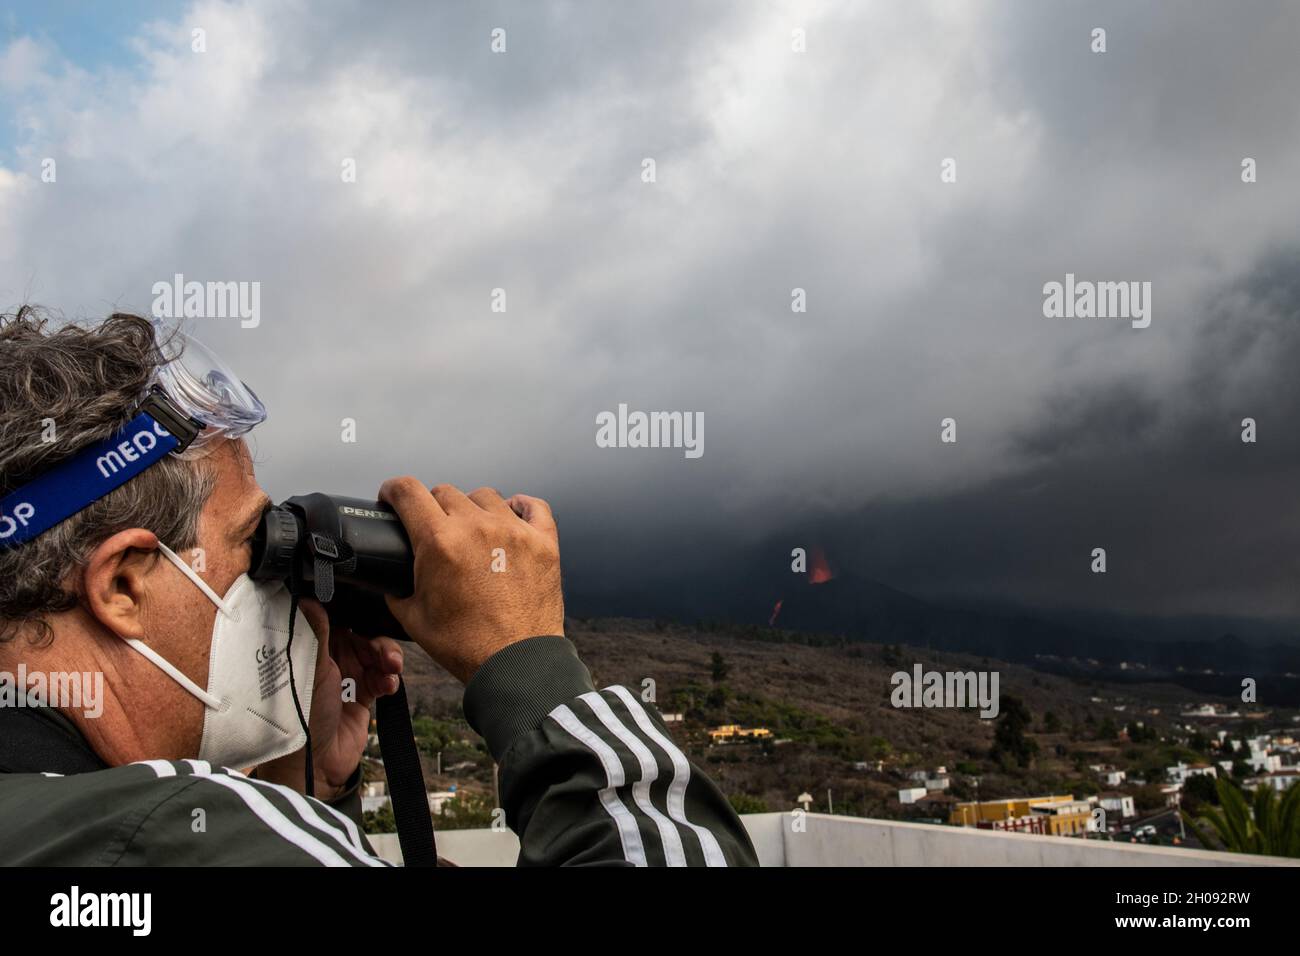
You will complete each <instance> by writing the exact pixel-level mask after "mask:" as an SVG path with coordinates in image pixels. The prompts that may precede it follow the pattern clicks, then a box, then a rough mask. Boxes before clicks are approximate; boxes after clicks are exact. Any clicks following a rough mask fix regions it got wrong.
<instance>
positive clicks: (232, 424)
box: [153, 321, 266, 458]
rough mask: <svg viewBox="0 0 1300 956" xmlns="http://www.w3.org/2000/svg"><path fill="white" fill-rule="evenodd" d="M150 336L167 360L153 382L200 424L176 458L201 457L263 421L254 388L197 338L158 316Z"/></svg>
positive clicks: (263, 413)
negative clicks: (216, 443)
mask: <svg viewBox="0 0 1300 956" xmlns="http://www.w3.org/2000/svg"><path fill="white" fill-rule="evenodd" d="M154 337H155V340H156V341H157V343H158V348H159V350H160V351H161V352H162V355H163V358H164V359H166V363H165V364H163V365H162V366H160V367H159V368H158V371H157V372H156V373H155V375H154V381H153V384H156V385H158V386H159V387H160V388H161V389H162V390H163V391H164V392H165V393H166V394H167V397H168V398H170V399H171V400H172V401H173V402H175V403H176V404H177V405H178V406H179V407H180V409H181V410H182V411H183V412H184V413H185V414H186V415H189V416H190V417H191V418H195V419H198V420H199V421H200V422H202V423H203V425H204V426H205V427H204V429H203V431H201V432H200V433H199V434H198V437H196V438H195V439H194V441H193V442H192V443H191V444H190V446H189V448H187V449H186V450H185V451H184V452H182V453H181V454H180V456H179V457H181V458H197V457H200V456H201V455H203V454H206V453H207V452H208V451H210V450H211V447H210V446H211V445H212V443H213V442H214V441H216V440H217V439H219V438H239V437H241V436H243V435H246V434H247V433H248V432H249V431H250V430H252V428H253V427H254V426H256V425H260V424H261V423H262V422H264V421H265V420H266V407H265V406H264V405H263V404H262V401H261V399H259V398H258V397H257V395H256V393H254V392H253V390H252V389H251V388H249V387H248V386H247V385H245V384H244V383H243V381H241V380H240V378H239V376H238V375H236V374H235V372H234V370H233V369H231V368H230V366H229V365H227V364H226V363H225V362H224V361H223V360H222V359H221V358H220V356H218V355H217V354H216V353H215V352H213V351H212V350H211V349H209V348H208V347H207V346H206V345H204V344H203V343H202V342H200V341H199V340H198V339H196V338H193V337H192V336H190V335H187V334H185V333H184V332H181V331H180V330H179V329H175V328H172V327H170V326H167V325H165V324H163V323H161V322H157V321H155V322H154Z"/></svg>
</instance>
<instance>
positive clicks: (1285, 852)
mask: <svg viewBox="0 0 1300 956" xmlns="http://www.w3.org/2000/svg"><path fill="white" fill-rule="evenodd" d="M1215 789H1216V791H1217V793H1218V797H1219V804H1220V806H1218V807H1208V806H1207V807H1205V808H1204V812H1203V813H1202V814H1201V815H1200V816H1199V817H1197V818H1195V819H1193V818H1192V817H1191V815H1190V814H1188V813H1186V812H1184V811H1180V812H1182V816H1183V821H1184V822H1185V823H1186V824H1187V827H1188V829H1190V830H1191V831H1192V832H1193V833H1194V834H1196V838H1197V839H1198V840H1200V841H1201V843H1202V845H1204V846H1206V847H1208V848H1213V847H1214V845H1215V843H1216V842H1217V843H1218V844H1219V845H1220V847H1221V848H1222V849H1224V850H1227V851H1229V852H1232V853H1258V854H1263V855H1266V856H1287V857H1300V786H1291V787H1289V788H1288V789H1287V790H1286V791H1285V792H1284V793H1283V795H1282V798H1281V799H1280V800H1279V799H1278V795H1277V791H1276V790H1274V789H1273V788H1272V787H1271V786H1269V785H1268V784H1264V783H1261V784H1260V785H1259V786H1258V787H1256V788H1255V794H1254V797H1253V798H1252V800H1251V801H1250V803H1247V802H1246V797H1245V795H1244V794H1243V793H1242V792H1241V790H1239V789H1238V788H1237V786H1236V785H1235V784H1233V783H1231V782H1230V781H1228V780H1218V781H1216V783H1215ZM1211 834H1213V837H1214V838H1216V839H1213V840H1212V839H1211Z"/></svg>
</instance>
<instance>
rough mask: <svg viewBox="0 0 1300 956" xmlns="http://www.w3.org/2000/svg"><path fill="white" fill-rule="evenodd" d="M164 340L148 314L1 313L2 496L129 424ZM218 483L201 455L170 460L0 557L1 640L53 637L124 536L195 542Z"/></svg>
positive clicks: (179, 544)
mask: <svg viewBox="0 0 1300 956" xmlns="http://www.w3.org/2000/svg"><path fill="white" fill-rule="evenodd" d="M161 344H163V343H159V342H157V341H156V340H155V337H154V328H153V325H152V323H150V321H149V320H148V319H145V318H142V317H141V316H138V315H130V314H127V313H122V312H115V313H113V314H112V315H110V316H109V317H108V318H107V319H105V320H104V321H102V322H100V323H98V324H96V325H90V326H81V325H77V324H71V323H69V324H62V325H59V326H58V327H55V323H53V322H51V319H50V317H49V316H48V315H47V314H46V313H45V312H43V311H42V310H40V309H37V308H35V307H33V306H27V305H25V306H23V307H22V308H20V309H18V311H16V312H13V313H7V314H3V315H0V496H3V495H6V494H8V493H9V492H11V491H13V490H14V489H15V488H18V487H19V486H21V485H23V484H24V483H26V482H27V481H29V480H31V479H32V478H35V477H36V476H37V475H39V474H41V473H42V472H44V471H45V470H47V469H48V468H50V467H52V466H54V465H56V464H58V463H59V462H60V461H62V460H64V459H66V458H68V457H70V456H71V455H73V454H74V453H75V452H77V451H78V450H79V449H81V448H83V447H85V446H86V445H88V444H90V443H92V442H95V441H99V440H100V439H104V438H108V437H109V436H111V435H113V434H114V433H115V432H117V431H118V430H119V429H121V428H122V427H123V426H124V425H125V424H126V423H127V422H128V421H129V420H130V418H131V413H132V412H133V411H134V409H135V405H136V403H137V402H138V401H139V400H140V399H141V398H142V397H143V395H144V393H145V390H146V389H147V388H148V386H149V383H150V381H151V379H152V377H153V374H154V370H155V369H156V368H157V367H158V366H159V365H161V364H162V363H163V362H164V361H165V360H164V358H163V356H162V352H161V350H160V345H161ZM51 437H52V439H53V440H50V438H51ZM214 483H215V477H214V475H213V474H212V472H211V470H210V469H209V468H206V467H204V465H203V462H202V460H199V461H182V460H180V459H177V458H171V457H168V458H165V459H164V460H163V461H161V462H159V463H158V464H156V465H154V466H153V467H152V468H148V469H146V470H145V471H144V472H142V473H141V474H139V475H137V476H136V477H135V478H133V479H132V480H130V481H128V482H127V483H126V484H124V485H122V486H121V487H120V488H117V489H116V490H114V491H112V492H110V493H109V494H107V495H105V496H104V497H103V498H101V499H99V501H97V502H95V503H94V504H92V505H91V506H90V507H88V508H86V509H85V510H84V511H81V512H79V513H77V514H75V515H73V516H72V517H71V518H68V519H67V520H66V521H63V522H61V523H60V524H57V525H55V526H54V527H53V528H51V529H50V530H48V531H46V532H45V533H44V534H42V535H40V536H38V537H36V538H34V539H33V540H31V541H29V542H28V543H26V544H24V545H22V546H20V547H17V548H13V549H10V550H7V551H2V552H0V643H3V642H7V641H10V640H12V639H13V638H14V637H16V636H17V635H18V634H20V633H22V632H24V631H27V632H29V634H30V636H31V638H32V639H33V641H34V642H48V640H49V639H50V638H52V636H53V631H52V629H51V628H50V625H49V622H48V620H47V617H48V615H50V614H54V613H58V612H61V611H67V610H71V609H72V608H74V607H76V606H77V603H78V601H79V600H80V594H79V593H78V591H77V588H76V584H75V581H74V580H73V574H72V572H73V571H74V570H76V569H77V568H79V567H81V566H84V564H85V561H86V559H87V557H88V556H89V554H90V552H91V551H92V550H94V548H95V547H96V546H97V545H99V544H100V543H101V542H102V541H104V540H105V539H106V538H108V537H110V536H111V535H114V534H116V533H117V532H119V531H122V530H125V529H127V528H148V529H149V530H150V531H153V532H154V533H155V534H157V535H158V537H159V539H161V540H162V541H163V542H164V543H165V544H167V545H168V547H170V548H172V549H173V550H175V551H181V550H183V549H186V548H191V547H193V546H194V545H195V543H196V539H197V534H198V519H199V512H200V511H202V510H203V506H204V504H205V503H206V502H207V500H208V496H209V495H210V494H211V492H212V487H213V484H214Z"/></svg>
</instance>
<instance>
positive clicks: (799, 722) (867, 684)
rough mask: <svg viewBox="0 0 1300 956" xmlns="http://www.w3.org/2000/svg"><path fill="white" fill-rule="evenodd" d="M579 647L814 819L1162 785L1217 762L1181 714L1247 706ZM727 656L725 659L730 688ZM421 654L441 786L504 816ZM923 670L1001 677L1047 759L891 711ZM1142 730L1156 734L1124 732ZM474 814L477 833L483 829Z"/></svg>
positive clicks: (414, 673)
mask: <svg viewBox="0 0 1300 956" xmlns="http://www.w3.org/2000/svg"><path fill="white" fill-rule="evenodd" d="M569 636H570V638H571V639H572V640H573V641H574V643H575V644H576V645H577V647H578V649H579V652H580V653H581V655H582V657H583V659H584V660H585V661H586V662H587V664H588V666H589V667H590V668H591V670H592V674H593V677H594V678H595V680H596V684H597V686H606V685H608V684H612V683H621V684H626V685H627V686H629V687H631V688H633V689H634V690H637V691H648V690H649V689H651V688H652V689H653V694H654V697H655V700H656V702H657V704H658V706H659V708H660V710H661V711H663V712H665V713H673V712H677V713H682V714H683V715H684V718H685V719H684V720H683V721H682V722H680V723H673V724H671V725H670V727H671V730H672V733H673V736H674V738H675V739H676V740H677V742H678V743H679V744H680V745H681V746H682V747H683V749H684V750H686V752H687V753H688V754H689V755H690V756H691V757H692V759H694V760H696V761H697V762H699V763H700V764H702V765H703V766H704V767H706V769H707V770H708V772H709V773H710V775H711V776H713V778H714V779H715V781H716V782H717V783H718V785H719V786H720V787H721V788H722V789H723V791H724V792H725V793H727V794H728V796H730V797H731V798H732V799H733V802H736V803H737V805H738V806H740V807H742V808H744V809H746V810H759V809H764V808H766V809H788V808H790V807H792V806H794V800H795V798H796V797H797V796H798V795H799V794H800V793H801V792H802V791H807V792H808V793H810V794H811V795H812V796H813V799H814V808H815V809H820V810H824V809H826V808H827V802H828V801H827V790H828V789H829V790H830V791H831V796H832V798H833V800H834V809H835V811H836V812H837V813H850V814H857V815H866V816H877V817H894V818H899V817H901V818H917V817H930V818H940V817H945V816H946V811H945V810H944V808H943V807H942V806H935V805H931V806H928V807H924V806H923V807H915V806H908V807H904V806H902V805H901V804H900V803H899V801H898V798H897V791H898V789H899V787H901V786H904V785H906V783H907V772H908V771H911V770H913V769H933V768H935V767H937V766H945V767H947V769H948V770H949V772H950V773H952V775H953V787H952V791H951V792H952V794H953V795H954V796H956V797H958V798H968V797H973V796H975V791H974V786H975V784H974V780H973V778H974V777H978V778H979V784H978V786H979V796H980V797H982V798H984V799H989V798H996V797H1002V796H1013V795H1025V794H1029V793H1040V792H1049V791H1051V792H1062V791H1071V792H1075V793H1078V794H1084V793H1093V792H1097V791H1098V790H1099V789H1105V788H1104V787H1103V786H1101V785H1100V784H1099V782H1098V781H1097V780H1096V779H1095V778H1094V776H1093V775H1092V774H1091V773H1090V772H1089V771H1088V770H1087V769H1086V768H1087V766H1088V765H1089V764H1092V763H1103V762H1104V763H1113V764H1116V765H1118V766H1120V767H1122V768H1124V769H1127V770H1129V772H1130V773H1131V774H1132V773H1137V774H1141V773H1144V772H1145V773H1148V774H1150V775H1151V777H1152V779H1154V777H1155V774H1156V772H1157V770H1158V769H1161V768H1163V767H1165V766H1168V765H1169V764H1171V763H1174V762H1176V761H1177V760H1179V759H1184V760H1188V761H1196V760H1206V759H1211V758H1212V757H1213V756H1214V754H1212V753H1211V752H1210V748H1209V745H1208V736H1209V731H1210V729H1211V728H1210V727H1209V726H1208V725H1207V727H1206V736H1205V738H1204V739H1202V737H1198V736H1195V735H1190V734H1188V733H1187V732H1185V731H1183V730H1182V729H1180V728H1179V727H1176V726H1175V725H1176V724H1178V725H1181V724H1183V723H1185V722H1186V721H1183V720H1181V719H1179V718H1178V714H1179V713H1180V712H1181V711H1183V710H1185V709H1187V708H1188V707H1190V706H1192V705H1195V704H1202V703H1206V702H1207V701H1212V702H1217V703H1223V704H1226V705H1231V704H1232V703H1233V702H1232V701H1231V700H1222V699H1220V700H1216V699H1214V698H1207V697H1204V696H1198V695H1194V694H1193V693H1192V692H1191V691H1187V690H1184V689H1182V688H1179V687H1177V686H1175V685H1172V684H1167V683H1156V684H1125V685H1112V684H1104V683H1098V682H1095V681H1093V680H1091V679H1086V678H1082V677H1077V676H1076V677H1065V676H1056V675H1053V674H1047V673H1041V672H1038V671H1035V670H1032V669H1030V668H1029V667H1026V666H1024V665H1022V664H1015V663H1007V662H999V661H995V660H990V659H986V658H979V657H974V656H971V655H963V654H956V653H945V652H936V651H928V650H923V649H922V650H917V649H913V648H908V647H900V646H897V645H880V644H870V643H860V642H859V643H850V642H843V641H839V640H837V639H829V638H823V639H818V638H816V637H810V636H806V635H794V634H791V633H789V632H782V631H777V630H772V629H767V628H757V627H752V628H746V627H737V628H726V627H719V628H717V629H714V630H701V629H698V628H690V627H684V626H679V625H672V624H666V623H663V622H650V621H634V620H624V619H596V620H585V621H584V620H571V621H570V622H569ZM715 654H718V655H720V657H721V662H720V667H719V668H718V669H717V672H716V673H718V674H720V675H721V679H719V680H715V660H714V655H715ZM422 658H423V655H418V656H417V655H411V660H410V662H409V664H408V672H407V683H408V691H409V694H410V696H411V701H412V709H413V712H414V713H415V714H416V715H417V721H416V723H417V733H419V734H420V735H421V736H422V737H423V740H422V746H423V748H424V750H425V751H426V754H427V757H428V759H427V760H426V774H427V779H428V782H429V787H430V789H431V790H434V789H446V788H448V787H450V786H451V785H453V784H454V785H456V786H457V787H458V789H460V790H461V791H463V792H467V793H469V794H475V795H478V796H479V797H481V798H482V800H483V805H482V807H480V809H481V810H486V809H490V806H491V801H490V795H491V793H492V765H491V760H490V758H489V757H488V756H487V755H486V753H485V751H484V750H483V748H482V746H481V741H479V739H478V738H477V736H476V735H475V734H473V732H472V731H470V730H469V729H468V726H467V725H466V724H465V722H464V720H463V717H462V715H461V712H460V690H459V686H458V685H457V684H456V683H455V682H454V681H453V680H452V679H451V678H450V677H448V676H447V675H446V674H444V673H442V672H441V670H440V669H439V668H437V667H436V666H435V665H433V664H432V663H431V662H429V661H427V659H422ZM918 662H919V663H921V664H922V665H923V667H924V669H925V670H939V671H970V670H994V671H997V672H998V673H999V682H1000V688H999V689H1000V698H1001V706H1002V710H1003V714H1004V715H1005V714H1006V712H1007V711H1008V709H1009V708H1010V707H1012V706H1013V704H1012V703H1011V701H1012V699H1013V698H1018V699H1019V700H1020V701H1022V702H1023V703H1024V706H1025V708H1026V709H1027V712H1028V718H1029V722H1028V726H1027V734H1026V739H1027V740H1029V741H1031V744H1030V746H1031V747H1036V748H1037V753H1036V754H1035V755H1034V756H1033V757H1032V759H1027V760H1026V761H1025V764H1026V765H1024V766H1022V765H1020V764H1019V763H1018V762H1017V760H1016V759H1014V757H1012V756H1010V755H1009V754H1004V755H1003V756H1002V757H1000V758H998V759H994V758H993V757H991V756H990V750H991V748H992V747H993V745H994V727H995V724H996V723H997V721H994V720H985V719H981V718H980V717H979V716H978V713H977V711H975V710H957V709H947V708H926V709H906V708H895V707H893V706H892V705H891V702H890V695H891V691H892V689H893V688H892V685H891V682H890V677H891V675H892V674H893V673H895V672H896V671H900V670H901V671H908V672H910V671H911V670H912V667H913V665H914V664H915V663H918ZM647 681H652V682H653V684H650V683H647ZM1237 703H1238V704H1239V702H1237ZM1289 716H1290V712H1285V713H1283V712H1278V713H1272V714H1269V715H1268V716H1267V718H1266V719H1265V720H1264V723H1267V724H1281V723H1284V722H1285V721H1287V720H1289ZM1138 721H1140V722H1142V724H1143V729H1144V730H1146V731H1147V736H1148V737H1149V738H1150V739H1144V740H1142V741H1141V742H1138V741H1133V740H1127V739H1124V738H1122V737H1120V736H1118V735H1119V732H1120V731H1122V730H1123V729H1124V728H1125V725H1127V724H1136V722H1138ZM721 724H740V725H743V726H746V727H749V726H762V727H766V728H768V729H769V730H770V731H771V732H772V740H770V741H767V742H756V743H740V744H725V745H715V744H712V743H711V742H710V740H709V738H708V735H707V730H708V729H709V728H711V727H716V726H718V725H721ZM1215 726H1219V725H1215ZM1223 726H1225V727H1226V728H1227V729H1228V731H1229V733H1231V734H1232V736H1234V737H1236V736H1241V735H1242V734H1244V733H1246V732H1247V731H1248V730H1249V729H1250V722H1248V721H1243V720H1237V721H1230V722H1227V723H1225V724H1223ZM1260 726H1263V724H1260ZM1152 731H1154V732H1152ZM1140 735H1141V734H1140V732H1138V731H1135V736H1140ZM1198 748H1199V749H1198ZM438 750H442V751H443V770H444V773H443V774H442V775H441V776H437V775H435V774H434V772H433V771H434V769H435V768H434V762H433V758H434V755H435V754H436V752H437V751H438ZM877 761H879V762H880V763H879V765H878V764H877ZM864 762H865V763H867V764H868V766H867V768H865V769H863V768H861V766H860V765H861V764H862V763H864ZM855 764H858V765H859V766H858V767H855ZM877 767H879V769H877ZM466 806H468V804H466ZM475 819H477V818H475ZM475 819H467V820H466V821H465V822H466V824H467V825H480V824H479V823H476V822H475ZM447 823H451V821H446V822H445V823H444V825H446V824H447Z"/></svg>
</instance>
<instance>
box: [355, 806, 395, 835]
mask: <svg viewBox="0 0 1300 956" xmlns="http://www.w3.org/2000/svg"><path fill="white" fill-rule="evenodd" d="M361 829H362V830H364V831H365V832H366V833H396V832H397V820H396V819H395V818H394V817H393V805H392V804H391V803H385V804H384V805H383V806H382V807H380V808H379V809H378V810H367V811H366V812H365V813H363V814H361Z"/></svg>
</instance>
